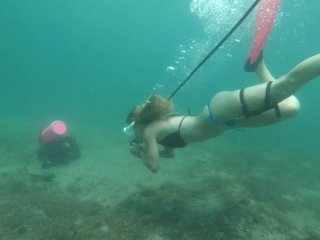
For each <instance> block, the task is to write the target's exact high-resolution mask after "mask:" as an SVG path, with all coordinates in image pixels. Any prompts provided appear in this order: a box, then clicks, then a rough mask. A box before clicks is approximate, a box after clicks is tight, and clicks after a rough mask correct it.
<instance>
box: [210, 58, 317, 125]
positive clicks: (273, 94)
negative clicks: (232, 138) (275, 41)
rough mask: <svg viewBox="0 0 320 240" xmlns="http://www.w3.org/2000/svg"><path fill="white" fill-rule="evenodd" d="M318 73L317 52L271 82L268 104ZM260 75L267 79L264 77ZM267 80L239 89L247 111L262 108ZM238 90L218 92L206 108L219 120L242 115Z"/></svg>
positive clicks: (241, 104)
mask: <svg viewBox="0 0 320 240" xmlns="http://www.w3.org/2000/svg"><path fill="white" fill-rule="evenodd" d="M262 63H263V62H262ZM259 67H263V65H261V66H258V69H259ZM258 69H257V70H258ZM260 70H261V71H262V70H266V69H260ZM258 71H259V70H258ZM258 74H259V73H258ZM319 75H320V54H318V55H315V56H312V57H310V58H308V59H306V60H304V61H303V62H301V63H300V64H298V65H297V66H295V67H294V68H293V69H292V70H291V71H289V72H288V73H287V74H285V75H284V76H282V77H280V78H279V79H278V80H277V81H274V82H272V85H271V86H270V94H269V100H268V101H269V104H270V105H271V106H272V105H276V104H277V103H279V102H281V101H283V100H284V99H286V98H288V97H290V96H291V95H292V94H294V93H295V92H296V91H297V90H298V89H299V88H300V87H302V86H303V85H304V84H305V83H307V82H308V81H309V80H311V79H313V78H315V77H317V76H319ZM265 76H267V75H265ZM270 76H271V74H270ZM270 76H269V77H270ZM271 77H272V76H271ZM262 79H268V77H265V78H262ZM267 84H268V83H262V84H258V85H256V86H252V87H248V88H246V89H245V90H244V91H243V100H244V102H245V105H246V109H247V111H248V112H253V111H258V110H260V109H263V108H264V106H265V104H266V88H267ZM239 94H240V91H239V90H237V91H232V92H221V93H218V94H217V95H216V96H214V97H213V99H212V100H211V105H210V108H211V109H210V110H211V112H212V113H213V114H214V115H215V116H216V118H217V119H219V120H220V121H228V120H231V119H235V118H239V117H241V116H244V113H243V103H241V102H240V98H239Z"/></svg>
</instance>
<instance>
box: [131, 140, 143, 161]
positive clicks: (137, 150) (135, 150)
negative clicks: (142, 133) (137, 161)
mask: <svg viewBox="0 0 320 240" xmlns="http://www.w3.org/2000/svg"><path fill="white" fill-rule="evenodd" d="M129 151H130V152H131V154H132V155H134V156H135V157H138V158H141V152H143V151H144V148H143V146H142V145H141V144H139V143H137V142H134V141H133V142H131V143H130V144H129Z"/></svg>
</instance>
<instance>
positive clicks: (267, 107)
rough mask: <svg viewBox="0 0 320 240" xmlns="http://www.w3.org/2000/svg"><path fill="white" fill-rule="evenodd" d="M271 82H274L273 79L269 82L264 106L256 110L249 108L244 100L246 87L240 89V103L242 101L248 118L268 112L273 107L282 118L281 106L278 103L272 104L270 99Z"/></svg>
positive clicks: (242, 106)
mask: <svg viewBox="0 0 320 240" xmlns="http://www.w3.org/2000/svg"><path fill="white" fill-rule="evenodd" d="M271 84H272V82H271V81H270V82H268V83H267V87H266V93H265V98H264V105H263V107H262V108H260V109H258V110H254V111H249V110H248V107H247V105H246V103H245V101H244V88H243V89H241V90H240V93H239V98H240V103H241V109H242V113H243V115H244V116H245V117H246V118H250V117H253V116H257V115H259V114H261V113H263V112H266V111H268V110H270V109H272V108H274V110H275V114H276V116H277V118H281V112H280V108H279V106H278V104H274V105H271V101H270V100H271V99H270V92H271Z"/></svg>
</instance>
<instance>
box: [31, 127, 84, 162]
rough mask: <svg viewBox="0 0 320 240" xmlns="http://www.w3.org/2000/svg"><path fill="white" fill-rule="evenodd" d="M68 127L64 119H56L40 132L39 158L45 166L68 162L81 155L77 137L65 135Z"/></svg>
mask: <svg viewBox="0 0 320 240" xmlns="http://www.w3.org/2000/svg"><path fill="white" fill-rule="evenodd" d="M66 131H67V127H66V125H65V123H64V122H62V121H54V122H53V123H51V124H50V125H49V126H48V127H47V128H45V129H44V130H43V131H41V133H40V134H39V137H38V140H39V143H40V148H39V149H38V153H37V156H38V159H39V160H40V161H41V163H42V167H43V168H49V167H51V166H55V165H64V164H68V163H69V162H70V161H73V160H76V159H79V158H80V157H81V153H80V149H79V146H78V144H77V143H76V138H75V137H72V136H64V135H65V132H66Z"/></svg>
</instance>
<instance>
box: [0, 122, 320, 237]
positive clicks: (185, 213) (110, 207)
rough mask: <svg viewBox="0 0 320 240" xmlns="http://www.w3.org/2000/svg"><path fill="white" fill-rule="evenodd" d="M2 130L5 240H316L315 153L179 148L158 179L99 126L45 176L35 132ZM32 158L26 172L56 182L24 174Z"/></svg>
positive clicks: (254, 147) (0, 225)
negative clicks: (76, 156)
mask: <svg viewBox="0 0 320 240" xmlns="http://www.w3.org/2000/svg"><path fill="white" fill-rule="evenodd" d="M10 122H11V124H13V123H12V121H10ZM0 126H1V128H2V134H1V136H0V164H1V167H0V186H1V187H0V216H1V218H0V239H3V240H29V239H30V240H31V239H32V240H69V239H70V240H72V239H77V240H91V239H92V240H103V239H114V240H122V239H133V240H136V239H137V240H178V239H179V240H180V239H182V240H191V239H197V240H207V239H210V240H211V239H212V240H223V239H228V240H229V239H230V240H231V239H232V240H233V239H237V240H241V239H249V240H250V239H252V240H253V239H254V240H258V239H259V240H267V239H268V240H269V239H272V240H289V239H290V240H291V239H297V240H317V239H320V205H319V202H320V184H319V181H318V180H319V175H320V164H319V163H317V161H316V159H317V157H316V156H319V150H318V149H316V150H315V152H312V151H311V150H310V151H308V153H302V152H301V151H300V150H297V149H290V148H288V149H283V148H282V147H279V148H278V149H276V148H274V147H272V148H271V147H270V146H268V145H267V144H266V143H263V142H262V143H256V144H249V143H248V142H243V141H238V140H237V139H236V141H234V136H233V135H232V134H231V135H228V136H226V137H223V138H221V139H219V140H213V141H208V142H206V143H202V144H195V145H193V146H188V147H187V148H185V149H183V150H178V151H177V152H176V158H175V159H165V160H162V161H161V170H160V172H159V173H157V174H152V173H150V172H149V171H147V170H146V169H145V167H144V166H143V164H142V163H141V162H140V161H139V160H138V159H136V158H134V157H132V156H131V155H130V154H129V153H128V151H127V147H126V144H127V142H126V141H127V139H125V138H124V137H123V136H121V134H120V133H118V134H110V131H108V130H106V129H103V128H101V129H90V131H88V132H80V131H79V132H78V134H77V137H78V142H79V144H80V147H81V150H82V158H81V159H80V160H76V161H74V162H71V163H70V164H68V165H65V166H57V167H52V168H50V169H49V170H43V169H41V168H40V164H39V162H38V161H37V159H35V158H34V157H32V153H33V152H34V151H35V150H36V149H37V147H38V146H37V143H36V141H35V137H34V135H33V134H34V132H35V131H34V130H33V129H32V127H31V126H30V127H28V126H21V129H17V128H16V127H12V128H11V127H10V126H9V125H8V124H6V123H5V122H2V123H1V124H0ZM22 129H23V130H22ZM13 133H14V134H13ZM235 136H237V135H235ZM30 158H31V161H30V164H29V171H31V172H33V173H46V172H50V173H54V174H55V178H54V179H53V180H52V181H43V180H41V179H36V178H32V177H30V176H29V175H27V174H26V173H25V171H24V165H25V162H26V161H28V159H30Z"/></svg>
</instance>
